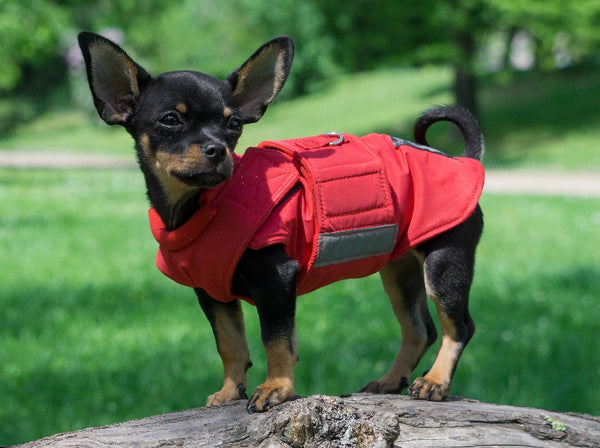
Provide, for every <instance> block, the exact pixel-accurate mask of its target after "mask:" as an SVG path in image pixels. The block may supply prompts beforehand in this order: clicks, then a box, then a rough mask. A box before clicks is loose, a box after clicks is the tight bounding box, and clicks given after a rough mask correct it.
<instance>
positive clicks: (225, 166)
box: [171, 163, 233, 188]
mask: <svg viewBox="0 0 600 448" xmlns="http://www.w3.org/2000/svg"><path fill="white" fill-rule="evenodd" d="M171 174H172V175H173V176H174V177H175V178H176V179H177V180H179V181H180V182H183V183H184V184H186V185H189V186H191V187H201V188H212V187H216V186H217V185H219V184H220V183H222V182H225V181H226V180H227V179H229V178H230V177H231V175H232V174H233V164H232V163H220V164H218V165H217V166H216V167H214V168H213V169H211V170H209V171H200V172H193V171H176V170H173V171H171Z"/></svg>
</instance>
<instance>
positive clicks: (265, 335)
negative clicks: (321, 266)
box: [238, 246, 299, 412]
mask: <svg viewBox="0 0 600 448" xmlns="http://www.w3.org/2000/svg"><path fill="white" fill-rule="evenodd" d="M238 269H240V271H241V273H242V274H243V275H244V277H245V278H246V279H247V280H248V283H249V287H250V290H251V293H252V298H253V299H254V302H255V303H256V308H257V310H258V316H259V319H260V326H261V338H262V342H263V345H264V347H265V351H266V355H267V379H266V381H265V382H264V383H263V384H261V385H260V386H258V387H257V388H256V389H255V390H254V393H253V394H252V397H251V398H250V400H249V402H248V410H249V411H255V412H262V411H266V410H267V409H270V408H272V407H273V406H275V405H278V404H280V403H283V402H284V401H286V400H289V399H290V398H292V397H294V395H295V389H294V366H295V365H296V362H297V360H298V356H297V352H296V328H295V313H296V279H297V277H298V271H299V268H298V263H297V262H296V261H294V260H291V259H290V258H289V257H288V256H287V255H286V254H285V252H284V251H283V249H282V248H281V247H280V246H274V247H268V248H265V249H262V250H260V251H247V252H246V254H245V255H244V257H243V258H242V260H241V262H240V265H238Z"/></svg>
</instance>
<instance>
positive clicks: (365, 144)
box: [149, 134, 484, 303]
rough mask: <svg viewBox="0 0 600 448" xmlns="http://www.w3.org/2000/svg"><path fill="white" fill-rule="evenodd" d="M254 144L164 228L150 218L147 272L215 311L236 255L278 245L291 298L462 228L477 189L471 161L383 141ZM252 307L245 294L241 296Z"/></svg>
mask: <svg viewBox="0 0 600 448" xmlns="http://www.w3.org/2000/svg"><path fill="white" fill-rule="evenodd" d="M343 137H344V140H343V142H342V143H340V144H338V145H336V146H330V145H329V143H330V142H332V137H331V136H326V135H322V136H316V137H308V138H303V139H296V140H284V141H273V142H263V143H261V144H260V145H259V146H258V147H257V148H248V149H247V150H246V152H245V154H244V155H243V156H242V157H240V156H235V169H234V173H233V176H232V177H231V179H229V180H228V181H227V182H225V183H224V184H222V185H219V186H218V187H216V188H212V189H210V190H207V191H205V192H203V193H202V194H201V196H200V207H199V210H198V211H197V212H196V213H195V214H194V215H193V216H192V217H191V218H190V219H189V220H188V221H187V222H186V223H184V224H183V225H182V226H181V227H179V228H177V229H175V230H172V231H168V230H166V229H165V226H164V223H163V222H162V220H161V219H160V217H159V216H158V214H157V213H156V211H155V210H154V209H150V211H149V217H150V226H151V230H152V233H153V235H154V237H155V238H156V240H157V241H158V243H159V244H160V247H159V250H158V254H157V256H156V265H157V266H158V268H159V269H160V270H161V271H162V272H163V273H164V274H165V275H167V276H168V277H170V278H171V279H173V280H175V281H176V282H178V283H181V284H182V285H185V286H190V287H200V288H202V289H204V290H205V291H206V292H207V293H208V294H209V295H211V296H212V297H213V298H214V299H217V300H220V301H223V302H227V301H231V300H233V299H235V298H237V297H234V295H233V294H232V292H231V281H232V278H233V272H234V270H235V268H236V266H237V264H238V261H239V259H240V257H241V256H242V254H243V252H244V251H245V250H246V249H247V248H251V249H260V248H262V247H265V246H268V245H272V244H282V245H283V247H284V249H285V252H286V253H287V254H288V255H289V256H290V257H291V258H293V259H295V260H297V261H298V263H299V265H300V274H299V278H298V294H304V293H307V292H310V291H313V290H315V289H317V288H320V287H321V286H324V285H327V284H329V283H333V282H336V281H338V280H341V279H346V278H357V277H364V276H367V275H370V274H372V273H375V272H377V271H379V270H380V269H381V268H382V267H383V266H384V265H385V264H386V263H388V262H389V261H391V260H394V259H396V258H398V257H400V256H401V255H403V254H405V253H406V252H407V251H409V250H410V249H412V248H414V247H416V246H417V245H419V244H420V243H422V242H423V241H425V240H427V239H429V238H431V237H433V236H435V235H437V234H439V233H441V232H444V231H445V230H448V229H450V228H452V227H454V226H456V225H457V224H459V223H461V222H463V221H464V220H465V219H467V218H468V217H469V216H470V215H471V214H472V213H473V211H474V209H475V207H476V205H477V202H478V200H479V197H480V195H481V191H482V189H483V181H484V172H483V167H482V165H481V163H480V162H479V161H477V160H474V159H470V158H463V157H457V158H452V157H449V156H446V155H444V154H441V153H438V152H436V151H434V150H429V149H428V148H424V147H418V146H416V145H415V146H413V145H414V144H411V143H409V142H402V144H400V145H399V146H398V147H396V146H394V143H393V142H392V139H391V138H390V137H388V136H386V135H379V134H370V135H367V136H365V137H355V136H352V135H348V134H344V136H343ZM241 298H242V299H245V300H247V301H249V302H250V303H252V299H251V298H250V297H241Z"/></svg>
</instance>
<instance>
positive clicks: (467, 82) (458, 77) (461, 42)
mask: <svg viewBox="0 0 600 448" xmlns="http://www.w3.org/2000/svg"><path fill="white" fill-rule="evenodd" d="M456 43H457V45H458V48H459V50H460V57H459V60H458V61H457V63H456V64H455V65H454V97H455V100H456V104H458V105H459V106H462V107H464V108H466V109H469V110H470V111H471V113H472V114H473V115H474V116H475V117H477V118H479V104H478V100H477V76H476V75H475V69H474V65H475V55H476V44H475V36H473V33H471V32H470V31H464V32H462V33H459V35H458V37H457V38H456Z"/></svg>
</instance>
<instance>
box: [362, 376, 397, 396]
mask: <svg viewBox="0 0 600 448" xmlns="http://www.w3.org/2000/svg"><path fill="white" fill-rule="evenodd" d="M407 387H408V379H406V378H404V377H402V378H401V379H400V382H399V383H396V384H394V383H391V382H389V381H385V380H384V379H381V380H379V381H371V382H370V383H367V385H366V386H365V387H363V388H362V389H361V390H360V392H366V393H370V394H399V393H401V392H402V391H403V390H404V389H406V388H407Z"/></svg>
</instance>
